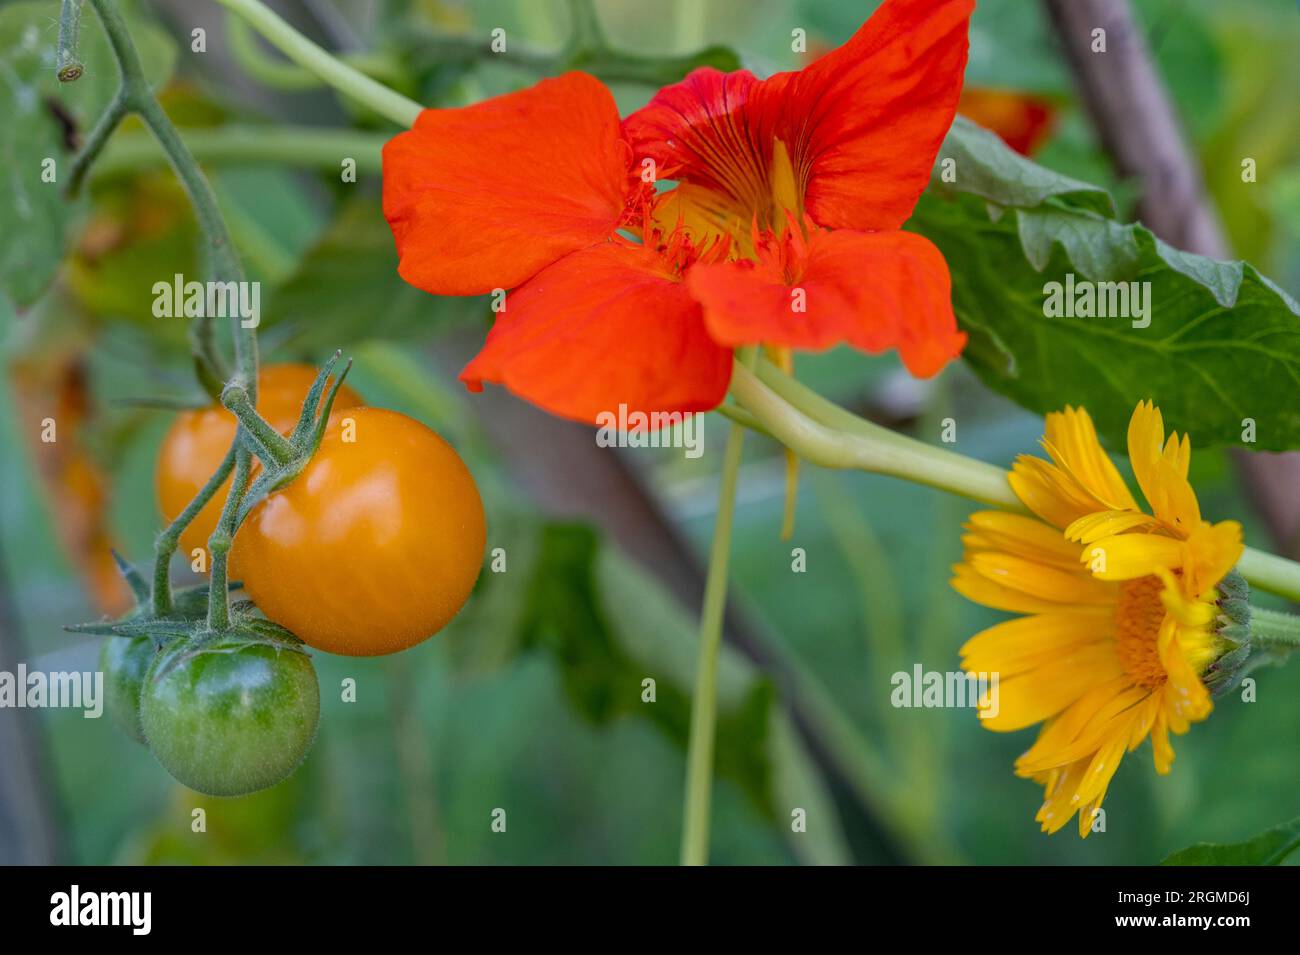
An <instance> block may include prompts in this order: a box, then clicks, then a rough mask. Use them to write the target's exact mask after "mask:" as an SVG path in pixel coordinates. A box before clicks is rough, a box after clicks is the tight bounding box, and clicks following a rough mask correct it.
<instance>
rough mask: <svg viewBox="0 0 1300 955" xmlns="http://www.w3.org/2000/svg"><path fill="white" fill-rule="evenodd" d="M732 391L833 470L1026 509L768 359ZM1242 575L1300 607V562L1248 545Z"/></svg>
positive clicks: (992, 482)
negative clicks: (867, 473)
mask: <svg viewBox="0 0 1300 955" xmlns="http://www.w3.org/2000/svg"><path fill="white" fill-rule="evenodd" d="M731 394H732V395H733V396H734V397H735V398H736V400H737V401H739V402H740V404H741V405H742V406H743V407H744V409H745V410H746V411H748V412H749V413H750V414H751V415H753V417H754V418H755V419H756V420H757V421H758V423H759V424H760V425H761V426H762V427H763V428H765V429H766V430H767V431H768V432H769V433H771V434H772V436H773V437H775V438H776V439H777V440H778V441H780V442H781V443H782V444H784V445H785V446H786V447H788V448H791V449H793V450H794V451H795V452H797V453H798V454H799V456H800V457H802V458H804V459H805V460H807V461H809V462H811V463H813V464H816V465H820V466H821V467H827V468H856V469H858V470H862V471H871V472H874V473H877V474H888V475H892V476H893V477H900V478H903V479H904V480H907V481H913V482H915V483H918V484H925V485H928V486H929V487H933V488H937V489H939V490H941V491H948V492H949V493H952V494H957V495H959V496H961V497H968V498H970V499H971V500H974V501H979V502H980V503H982V504H991V505H993V506H995V507H999V508H1002V509H1004V510H1011V511H1018V512H1022V513H1024V512H1026V508H1025V506H1024V504H1022V503H1021V501H1020V499H1019V498H1017V497H1016V495H1015V492H1013V491H1012V490H1011V485H1010V484H1009V483H1008V482H1007V472H1006V471H1004V470H1002V469H1001V468H999V467H997V466H995V465H992V464H987V463H985V462H983V461H976V460H975V459H974V458H968V457H966V456H965V455H962V454H957V453H956V452H955V451H948V450H945V449H943V448H936V447H932V446H931V445H928V444H925V443H923V442H921V441H917V440H915V439H914V438H909V437H907V436H906V435H901V434H898V433H896V432H893V431H890V430H888V429H886V428H882V427H880V426H879V425H875V424H872V423H871V422H870V421H864V420H863V419H861V418H859V417H857V416H856V415H853V414H851V413H850V412H848V411H846V410H844V409H843V408H841V407H839V406H838V405H836V404H834V403H832V402H830V401H827V400H826V399H825V398H823V397H822V396H821V395H818V394H817V393H816V392H814V391H812V390H811V389H809V388H807V387H806V386H805V385H802V384H800V383H799V382H797V381H795V380H794V379H793V378H790V377H789V376H787V375H784V374H782V373H781V371H780V370H779V369H777V368H775V367H774V366H772V365H771V364H770V363H766V362H760V363H759V365H758V366H757V374H755V373H754V372H751V371H750V370H749V369H747V368H745V367H744V366H743V365H741V364H740V363H736V365H735V366H734V370H733V373H732V379H731ZM1237 570H1238V571H1239V572H1240V573H1241V575H1242V576H1243V577H1245V578H1246V580H1248V581H1249V582H1250V584H1251V586H1253V587H1255V588H1257V589H1259V590H1264V591H1267V592H1269V593H1272V594H1277V595H1278V596H1280V597H1285V598H1286V599H1288V600H1292V601H1296V602H1300V563H1296V562H1295V561H1292V560H1287V559H1286V558H1284V557H1277V556H1275V555H1273V554H1269V553H1266V552H1264V551H1260V550H1257V549H1255V548H1253V547H1247V548H1246V549H1245V552H1244V553H1243V554H1242V556H1241V559H1240V561H1238V563H1237Z"/></svg>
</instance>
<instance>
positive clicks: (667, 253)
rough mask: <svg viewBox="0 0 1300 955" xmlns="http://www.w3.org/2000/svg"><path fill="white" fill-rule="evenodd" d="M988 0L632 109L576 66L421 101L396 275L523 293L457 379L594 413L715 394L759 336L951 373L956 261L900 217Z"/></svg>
mask: <svg viewBox="0 0 1300 955" xmlns="http://www.w3.org/2000/svg"><path fill="white" fill-rule="evenodd" d="M972 7H973V0H886V2H885V3H884V4H883V5H882V6H881V8H880V9H879V10H878V11H877V12H876V14H875V15H874V16H872V17H871V19H870V20H869V21H868V22H867V23H866V24H864V25H863V27H862V28H861V29H860V30H859V31H858V32H857V33H856V34H855V35H854V36H853V37H852V38H851V39H850V40H849V41H848V42H847V43H846V44H844V45H843V46H841V47H839V48H838V49H836V50H834V51H832V52H831V53H829V54H827V55H826V56H823V57H821V58H820V59H818V60H816V61H815V62H814V63H812V64H810V65H809V66H808V67H806V68H805V69H803V70H799V71H797V72H791V73H778V74H776V75H775V76H772V77H770V78H769V79H766V80H759V79H757V78H755V77H754V76H753V75H752V74H751V73H749V72H748V71H744V70H742V71H738V72H734V73H721V72H719V71H717V70H714V69H711V68H704V69H698V70H696V71H694V72H693V73H691V74H690V75H689V76H687V77H686V79H685V80H683V81H682V82H680V83H677V84H674V85H672V86H668V87H665V88H664V89H661V90H660V91H659V92H658V93H657V94H656V95H655V96H654V98H653V99H651V101H650V102H649V103H648V104H647V105H646V106H645V107H644V108H643V109H640V110H638V111H636V112H635V113H633V114H632V115H630V116H628V117H627V118H626V119H625V120H623V121H621V122H620V120H619V115H618V110H617V107H616V106H615V104H614V98H613V96H612V95H611V94H610V92H609V90H608V89H606V88H605V86H604V85H602V84H601V83H600V82H599V81H598V80H596V79H594V78H593V77H591V76H588V75H586V74H584V73H577V72H574V73H567V74H565V75H563V76H560V77H557V78H555V79H547V80H543V81H542V82H540V83H538V84H537V85H535V86H533V87H531V88H529V89H525V90H522V91H520V92H517V93H511V94H508V95H505V96H500V97H497V98H495V99H491V100H487V101H485V102H483V103H479V104H477V105H474V106H469V107H466V108H463V109H428V110H425V111H424V112H422V113H421V114H420V116H419V118H418V119H417V121H416V123H415V126H414V128H413V129H411V130H410V131H409V132H404V133H401V134H400V135H398V136H396V137H395V138H393V139H392V140H391V141H390V142H389V143H388V144H387V145H386V146H385V148H384V215H385V217H386V218H387V219H388V222H389V225H390V226H391V227H392V230H393V236H394V238H395V239H396V241H397V250H398V255H399V257H400V265H399V268H398V271H399V272H400V274H401V275H402V277H403V278H404V279H406V281H408V282H410V283H411V284H412V285H415V286H417V287H419V288H422V289H424V290H426V291H428V292H433V293H435V294H440V295H476V294H484V293H487V292H490V291H493V290H495V289H514V291H513V292H511V293H510V295H509V298H508V300H507V304H506V309H505V310H504V311H503V312H501V313H499V314H498V315H497V318H496V322H495V325H494V326H493V328H492V331H491V333H490V334H489V335H488V339H487V343H486V345H485V346H484V348H483V350H482V351H481V352H479V354H478V355H477V356H476V357H475V358H474V359H473V360H472V361H471V362H470V363H469V365H468V366H467V367H466V368H465V370H464V372H462V374H461V378H462V380H463V381H465V383H466V384H467V385H468V386H469V387H470V388H471V389H473V390H479V389H481V388H482V383H483V382H484V381H489V382H495V383H499V384H503V385H505V386H506V387H508V388H509V389H510V390H512V391H513V392H515V393H516V394H518V395H520V396H521V397H524V398H526V399H528V400H529V401H532V402H533V403H534V404H537V405H539V406H541V407H543V408H545V409H547V410H548V411H551V412H553V413H555V414H559V415H563V416H565V417H569V418H574V419H577V420H580V421H593V420H595V417H596V416H597V415H598V414H599V413H600V412H602V411H609V410H612V409H615V408H617V407H618V405H619V404H626V405H627V406H628V407H631V408H636V409H638V410H642V411H646V412H651V411H669V412H671V411H702V410H707V409H709V408H713V407H715V406H716V405H717V404H718V403H719V402H721V400H722V399H723V397H724V395H725V394H726V390H727V386H728V384H729V381H730V377H731V367H732V360H731V352H732V349H733V348H735V347H738V346H740V345H747V344H758V343H763V344H767V345H771V346H775V347H780V348H800V349H814V350H820V349H825V348H828V347H830V346H832V345H835V344H838V343H841V342H843V343H848V344H850V345H852V346H854V347H857V348H860V349H863V350H865V351H869V352H879V351H883V350H885V349H888V348H896V349H898V351H899V354H900V356H901V358H902V360H903V362H904V364H905V365H906V366H907V367H908V369H909V370H910V371H912V372H913V373H914V374H917V375H920V376H929V375H933V374H935V373H936V372H938V371H939V369H940V368H942V367H943V366H944V364H945V363H947V362H948V361H949V360H950V359H952V358H953V357H955V356H956V355H957V354H958V353H959V352H960V351H961V348H962V345H963V344H964V342H965V336H964V335H963V334H961V333H960V332H958V331H957V326H956V320H955V318H954V316H953V312H952V303H951V287H950V281H949V276H948V267H947V263H946V262H945V261H944V259H943V256H942V255H941V254H940V253H939V251H938V249H936V248H935V247H934V246H933V245H932V244H931V243H930V242H929V241H928V240H926V239H924V238H922V237H920V236H918V235H915V234H913V233H910V232H903V231H900V227H901V226H902V224H903V222H904V221H905V220H906V219H907V218H908V216H910V215H911V212H912V208H913V206H914V205H915V204H916V200H917V198H918V197H919V196H920V194H921V191H922V190H923V189H924V188H925V186H926V184H927V182H929V178H930V171H931V168H932V166H933V163H934V158H935V155H936V154H937V152H938V149H939V145H940V143H941V142H942V140H943V137H944V134H945V133H946V132H947V130H948V128H949V126H950V125H951V124H952V120H953V116H954V114H955V111H956V108H957V100H958V97H959V95H960V92H961V82H962V73H963V71H964V69H965V65H966V50H967V21H968V19H969V17H970V12H971V8H972ZM647 170H649V171H650V172H651V173H652V174H646V172H647ZM655 179H658V180H664V181H673V182H675V183H676V186H675V187H674V188H673V189H671V190H668V191H662V192H657V191H656V190H655V188H654V185H653V182H654V180H655ZM628 236H633V237H635V239H636V240H637V241H633V240H632V239H630V238H628Z"/></svg>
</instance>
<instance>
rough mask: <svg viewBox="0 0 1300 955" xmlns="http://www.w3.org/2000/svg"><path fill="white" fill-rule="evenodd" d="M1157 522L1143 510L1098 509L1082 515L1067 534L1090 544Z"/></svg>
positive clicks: (1075, 539) (1066, 530)
mask: <svg viewBox="0 0 1300 955" xmlns="http://www.w3.org/2000/svg"><path fill="white" fill-rule="evenodd" d="M1153 523H1155V521H1154V519H1153V518H1151V517H1150V516H1148V515H1146V514H1143V513H1142V512H1141V511H1098V512H1097V513H1096V514H1089V515H1087V516H1086V517H1081V518H1079V519H1078V520H1077V521H1075V522H1074V523H1073V524H1071V525H1070V526H1069V527H1067V528H1066V529H1065V536H1066V537H1067V538H1069V539H1070V540H1072V541H1079V542H1080V543H1082V544H1090V543H1092V542H1093V541H1095V540H1097V539H1098V538H1101V537H1110V536H1111V535H1112V534H1122V533H1124V532H1125V531H1130V530H1133V529H1134V528H1135V527H1143V526H1146V525H1149V524H1153Z"/></svg>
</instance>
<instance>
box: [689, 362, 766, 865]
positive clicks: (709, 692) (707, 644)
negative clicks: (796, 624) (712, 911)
mask: <svg viewBox="0 0 1300 955" xmlns="http://www.w3.org/2000/svg"><path fill="white" fill-rule="evenodd" d="M753 359H754V349H753V348H750V349H747V354H746V355H744V356H742V358H741V359H740V361H738V362H737V365H736V367H737V368H741V367H743V365H742V364H740V362H746V361H747V362H752V361H753ZM744 441H745V427H744V425H742V424H740V423H739V422H735V421H733V422H732V423H731V427H730V429H729V430H728V432H727V444H726V448H725V450H724V451H723V457H722V483H721V487H720V489H719V491H718V514H717V518H716V520H715V521H714V525H713V543H712V545H711V547H710V551H709V569H708V576H707V578H706V580H705V584H704V606H703V608H702V610H701V611H700V648H699V656H698V662H697V663H696V669H695V694H694V696H693V697H692V699H691V728H690V739H689V742H688V743H687V750H686V795H685V811H684V814H683V823H682V853H681V861H682V865H707V864H708V861H709V811H710V807H711V805H712V796H713V762H714V760H713V751H714V741H715V737H716V735H717V724H718V652H719V649H720V648H721V645H722V622H723V616H724V612H725V610H726V606H727V565H728V563H729V560H730V557H731V526H732V522H733V519H734V517H735V510H736V484H737V479H738V477H739V474H740V455H741V451H742V450H743V449H744Z"/></svg>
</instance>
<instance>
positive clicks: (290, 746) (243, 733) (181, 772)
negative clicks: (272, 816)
mask: <svg viewBox="0 0 1300 955" xmlns="http://www.w3.org/2000/svg"><path fill="white" fill-rule="evenodd" d="M319 720H320V685H319V684H318V683H317V681H316V668H315V667H313V666H312V663H311V660H310V659H308V657H307V656H306V655H305V654H303V653H299V652H297V651H295V650H287V649H280V648H277V647H273V646H270V645H268V644H249V643H247V642H246V641H238V642H235V641H229V640H227V641H220V640H219V641H216V642H213V643H207V644H196V643H194V642H193V641H189V640H181V641H177V643H176V644H173V645H171V646H168V647H164V648H163V649H162V650H161V651H160V652H159V654H158V656H157V657H156V658H155V659H154V662H153V665H152V666H150V668H149V672H148V673H147V674H146V675H145V681H144V689H143V692H142V693H141V702H140V723H141V726H142V727H143V728H144V735H145V738H146V739H148V741H149V749H150V750H151V751H152V752H153V754H154V757H155V758H156V759H157V760H158V762H160V763H162V765H163V768H164V769H166V770H167V772H169V773H171V774H172V775H173V776H175V777H176V779H178V780H180V781H181V782H182V783H184V784H185V785H186V786H189V787H190V788H191V789H195V790H198V791H199V792H202V793H207V794H208V795H211V796H242V795H245V794H246V793H251V792H256V791H257V790H259V789H265V788H267V787H268V786H274V785H275V784H276V783H278V782H280V781H281V780H282V779H285V778H286V777H287V776H289V775H290V774H291V773H292V772H293V771H294V770H295V769H297V768H298V764H299V763H301V762H302V760H303V757H304V756H306V755H307V750H308V749H310V748H311V744H312V740H313V739H315V737H316V725H317V723H318V722H319Z"/></svg>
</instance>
